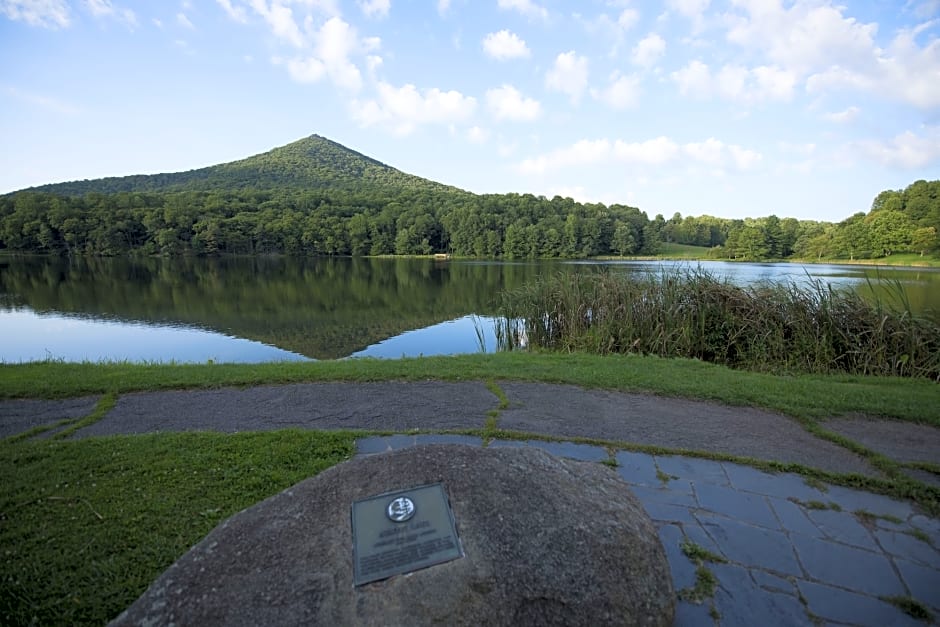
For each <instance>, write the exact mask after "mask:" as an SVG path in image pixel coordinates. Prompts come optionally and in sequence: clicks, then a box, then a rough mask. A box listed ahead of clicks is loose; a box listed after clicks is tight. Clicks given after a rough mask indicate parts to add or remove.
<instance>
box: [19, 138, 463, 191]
mask: <svg viewBox="0 0 940 627" xmlns="http://www.w3.org/2000/svg"><path fill="white" fill-rule="evenodd" d="M274 189H277V190H298V191H299V190H324V189H330V190H343V191H372V192H375V191H379V190H381V191H385V192H386V193H392V194H394V193H397V192H399V191H400V190H405V189H428V190H449V191H452V192H459V191H460V190H458V189H457V188H454V187H448V186H446V185H441V184H440V183H435V182H433V181H429V180H427V179H423V178H420V177H417V176H413V175H411V174H405V173H404V172H401V171H399V170H396V169H395V168H393V167H391V166H388V165H385V164H384V163H381V162H380V161H376V160H375V159H371V158H369V157H366V156H365V155H362V154H360V153H358V152H356V151H354V150H350V149H349V148H346V147H345V146H342V145H340V144H337V143H336V142H333V141H330V140H329V139H326V138H325V137H320V136H319V135H311V136H310V137H306V138H304V139H301V140H299V141H295V142H292V143H290V144H287V145H286V146H281V147H279V148H275V149H273V150H270V151H268V152H265V153H262V154H260V155H255V156H253V157H248V158H247V159H241V160H239V161H232V162H231V163H223V164H221V165H214V166H210V167H207V168H200V169H198V170H189V171H187V172H175V173H170V174H151V175H145V174H141V175H135V176H121V177H110V178H104V179H96V180H84V181H71V182H68V183H53V184H50V185H40V186H38V187H31V188H29V189H27V190H23V191H35V192H48V193H51V194H58V195H63V196H81V195H84V194H89V193H98V194H116V193H119V192H138V193H139V192H190V191H195V192H206V191H215V190H217V191H235V190H274Z"/></svg>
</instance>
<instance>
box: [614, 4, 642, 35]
mask: <svg viewBox="0 0 940 627" xmlns="http://www.w3.org/2000/svg"><path fill="white" fill-rule="evenodd" d="M639 20H640V13H639V11H637V10H636V9H624V10H623V11H621V12H620V15H619V16H618V17H617V26H619V27H620V28H622V29H623V30H630V29H631V28H633V27H634V26H635V25H636V23H637V22H638V21H639Z"/></svg>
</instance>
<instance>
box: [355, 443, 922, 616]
mask: <svg viewBox="0 0 940 627" xmlns="http://www.w3.org/2000/svg"><path fill="white" fill-rule="evenodd" d="M420 444H467V445H470V446H482V444H483V442H482V440H481V439H480V438H473V437H467V436H448V435H395V436H389V437H369V438H362V439H360V440H358V441H357V443H356V446H357V454H358V455H375V454H379V453H383V452H386V451H392V450H399V449H403V448H407V447H410V446H415V445H420ZM489 446H534V447H537V448H541V449H544V450H545V451H547V452H549V453H551V454H553V455H558V456H564V457H570V458H573V459H579V460H583V461H589V462H607V463H611V462H612V461H615V462H616V463H617V469H616V470H617V473H618V474H619V475H620V476H621V477H622V478H623V479H624V480H626V481H627V482H628V483H630V484H631V485H632V488H633V493H634V494H635V495H636V496H637V498H639V500H640V502H641V503H643V505H644V507H645V508H646V510H647V512H648V513H649V515H650V517H651V518H652V519H653V521H654V522H655V523H656V525H657V526H658V528H659V536H660V538H661V540H662V542H663V546H664V547H665V548H666V556H667V557H668V559H669V565H670V567H671V568H672V576H673V585H674V586H675V589H676V590H677V591H678V590H684V589H690V588H693V587H694V586H695V582H696V565H695V564H694V563H693V562H692V560H690V559H689V558H688V557H686V555H685V554H684V553H683V552H682V550H681V548H680V546H681V545H682V544H683V543H684V542H686V541H688V542H692V543H695V544H696V545H698V546H700V547H702V548H704V549H707V550H708V551H711V552H712V553H713V554H715V555H717V556H720V558H721V559H723V560H724V562H718V563H711V562H706V563H705V566H706V568H708V569H709V570H711V571H712V573H713V574H714V575H715V577H716V578H717V580H718V583H717V588H716V591H715V593H714V596H712V597H707V598H705V599H704V600H703V602H701V603H698V604H696V603H691V602H688V601H680V603H679V607H678V612H677V616H676V622H675V624H676V625H677V627H681V626H698V625H712V624H714V621H713V619H712V617H711V615H710V612H711V611H712V608H714V610H717V613H718V615H720V617H721V618H720V620H719V624H721V625H742V626H748V627H753V626H756V625H760V626H762V627H764V626H768V627H769V626H771V625H781V626H792V625H812V624H814V620H818V619H821V621H822V622H824V623H832V624H851V625H873V626H879V627H883V626H886V625H923V624H924V623H923V622H920V621H918V620H915V619H913V618H911V617H910V616H909V615H907V614H905V613H903V612H902V611H900V610H899V609H898V608H897V607H896V606H894V605H892V604H890V603H888V602H885V601H884V600H883V598H884V597H897V596H902V597H903V596H910V597H913V598H914V599H917V600H918V601H920V602H921V603H923V604H924V605H926V606H927V607H930V608H931V610H932V612H933V613H934V616H937V617H940V552H938V551H937V550H936V549H935V548H934V546H937V545H938V544H940V521H938V520H937V519H934V518H929V517H927V516H924V515H922V514H920V513H918V512H917V511H916V510H915V509H914V508H913V507H911V505H910V504H908V503H905V502H903V501H897V500H894V499H890V498H888V497H885V496H881V495H876V494H871V493H868V492H862V491H859V490H850V489H846V488H842V487H839V486H828V485H824V484H823V485H820V486H819V487H813V486H810V485H807V484H806V482H805V481H804V479H803V477H801V476H799V475H793V474H776V475H771V474H767V473H764V472H761V471H759V470H755V469H754V468H751V467H750V466H742V465H740V464H733V463H729V462H714V461H708V460H702V459H695V458H688V457H678V456H654V455H647V454H644V453H633V452H629V451H620V452H617V453H616V454H615V456H614V457H613V459H612V460H611V457H610V454H609V453H608V452H607V450H606V449H605V448H602V447H599V446H588V445H584V444H573V443H570V442H544V441H540V440H530V441H526V442H519V441H507V440H495V441H492V442H490V444H489ZM820 488H821V489H820ZM801 599H802V600H801Z"/></svg>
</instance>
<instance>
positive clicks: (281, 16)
mask: <svg viewBox="0 0 940 627" xmlns="http://www.w3.org/2000/svg"><path fill="white" fill-rule="evenodd" d="M251 8H253V9H254V10H255V12H256V13H257V14H258V15H260V16H261V17H262V18H264V21H265V22H267V23H268V26H269V27H270V28H271V32H273V33H274V36H275V37H277V38H278V39H281V40H283V41H285V42H287V43H289V44H291V45H292V46H294V47H297V48H302V47H303V46H304V37H303V34H301V32H300V28H299V27H298V26H297V22H296V21H294V12H293V11H291V9H290V7H286V6H284V5H283V4H281V3H280V2H279V1H278V0H272V2H271V4H270V5H268V3H267V0H251Z"/></svg>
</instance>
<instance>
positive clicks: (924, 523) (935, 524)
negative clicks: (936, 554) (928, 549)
mask: <svg viewBox="0 0 940 627" xmlns="http://www.w3.org/2000/svg"><path fill="white" fill-rule="evenodd" d="M908 522H909V523H910V524H911V526H912V527H914V528H915V529H920V530H921V531H923V532H924V533H926V534H927V535H928V536H930V537H931V538H933V539H934V544H937V543H938V542H937V541H938V540H940V519H938V518H930V517H929V516H924V515H923V514H916V515H914V516H911V517H910V519H909V520H908Z"/></svg>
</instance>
